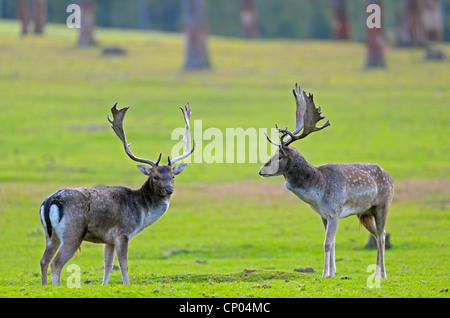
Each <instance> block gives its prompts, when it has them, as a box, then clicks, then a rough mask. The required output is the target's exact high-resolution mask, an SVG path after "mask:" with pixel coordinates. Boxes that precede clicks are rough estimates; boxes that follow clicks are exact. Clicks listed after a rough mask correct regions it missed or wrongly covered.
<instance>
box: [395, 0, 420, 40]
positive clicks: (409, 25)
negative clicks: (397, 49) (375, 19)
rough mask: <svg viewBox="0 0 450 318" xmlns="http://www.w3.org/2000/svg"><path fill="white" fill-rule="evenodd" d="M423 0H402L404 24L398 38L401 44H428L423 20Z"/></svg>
mask: <svg viewBox="0 0 450 318" xmlns="http://www.w3.org/2000/svg"><path fill="white" fill-rule="evenodd" d="M421 7H422V6H421V2H420V1H419V0H402V8H401V15H402V24H401V27H400V31H399V34H398V38H397V45H399V46H415V45H424V44H426V41H427V37H426V32H425V28H424V25H423V21H422V14H421Z"/></svg>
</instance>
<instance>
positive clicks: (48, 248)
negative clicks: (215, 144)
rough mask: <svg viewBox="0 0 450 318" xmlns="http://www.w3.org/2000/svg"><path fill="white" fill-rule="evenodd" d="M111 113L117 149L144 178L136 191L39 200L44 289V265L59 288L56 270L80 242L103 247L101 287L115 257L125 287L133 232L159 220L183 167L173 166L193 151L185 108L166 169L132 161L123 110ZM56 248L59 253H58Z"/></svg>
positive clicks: (59, 194)
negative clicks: (179, 146) (180, 149)
mask: <svg viewBox="0 0 450 318" xmlns="http://www.w3.org/2000/svg"><path fill="white" fill-rule="evenodd" d="M116 105H117V103H116V104H115V105H114V106H113V107H112V108H111V112H112V114H113V120H111V119H110V117H109V114H108V116H107V117H108V120H109V122H110V123H111V127H112V129H113V130H114V132H115V133H116V134H117V136H118V137H119V139H120V140H121V141H122V143H123V147H124V149H125V152H126V154H127V155H128V156H129V157H130V158H131V159H132V160H133V161H136V162H140V163H143V164H144V165H137V167H138V168H139V170H140V171H141V172H142V173H143V174H144V175H146V176H147V177H148V178H147V180H146V181H145V183H144V184H143V185H142V187H140V188H139V189H135V190H134V189H129V188H126V187H122V186H102V187H93V188H84V187H83V188H65V189H60V190H58V191H56V192H55V193H53V194H52V195H50V196H49V197H48V198H47V199H45V200H44V202H43V203H42V205H41V207H40V219H41V223H42V227H43V229H44V232H45V240H46V245H45V251H44V254H43V256H42V259H41V261H40V264H41V280H42V284H44V285H45V284H47V271H48V266H49V263H50V261H51V260H52V258H53V256H54V255H55V253H56V252H57V251H58V253H57V254H56V256H55V258H54V259H53V261H52V263H51V274H52V283H53V285H59V283H60V275H61V270H62V268H63V267H64V265H65V264H66V263H67V262H68V261H69V260H70V259H71V258H72V256H73V255H74V253H75V252H76V251H77V249H78V248H79V247H80V245H81V243H82V241H89V242H93V243H103V244H104V245H105V247H104V276H103V284H104V285H106V284H108V279H109V275H110V273H111V270H112V267H113V260H114V254H117V258H118V261H119V265H120V269H121V272H122V280H123V284H125V285H128V284H129V279H128V242H129V241H130V240H131V239H132V238H133V237H134V236H136V235H137V234H138V233H139V232H141V231H142V230H144V229H145V228H146V227H148V226H149V225H151V224H153V223H155V222H156V221H157V220H159V219H160V218H161V217H162V216H163V214H164V213H165V212H166V211H167V209H168V208H169V203H170V198H171V194H172V193H173V191H174V178H175V175H178V174H180V173H181V172H182V171H183V170H184V169H185V168H186V166H187V164H186V163H182V164H178V165H174V164H175V163H176V162H177V161H180V160H183V159H185V158H186V157H188V156H189V155H190V154H191V153H192V152H193V151H194V148H195V140H194V141H193V146H192V148H190V127H189V119H190V116H191V108H190V106H189V104H188V106H185V108H183V107H180V108H181V111H182V112H183V116H184V121H185V129H186V130H185V135H184V138H183V139H182V142H183V143H184V144H185V147H186V148H185V150H184V153H183V154H182V155H181V156H179V157H177V158H175V159H172V160H171V159H170V157H168V164H167V165H159V163H160V160H161V154H159V158H158V160H157V161H156V162H154V161H152V160H149V159H142V158H139V157H136V156H135V155H134V154H133V153H132V152H131V151H130V148H129V146H130V145H129V144H128V142H127V138H126V136H125V130H124V127H123V120H124V117H125V114H126V112H127V110H128V108H129V107H125V108H122V109H117V108H116ZM58 248H59V250H58Z"/></svg>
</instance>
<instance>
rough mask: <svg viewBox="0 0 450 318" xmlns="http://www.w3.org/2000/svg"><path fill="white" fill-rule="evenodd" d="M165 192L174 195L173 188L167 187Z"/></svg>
mask: <svg viewBox="0 0 450 318" xmlns="http://www.w3.org/2000/svg"><path fill="white" fill-rule="evenodd" d="M165 190H166V193H167V194H172V193H173V188H172V187H166V188H165Z"/></svg>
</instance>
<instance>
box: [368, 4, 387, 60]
mask: <svg viewBox="0 0 450 318" xmlns="http://www.w3.org/2000/svg"><path fill="white" fill-rule="evenodd" d="M371 4H375V5H377V6H378V7H379V8H380V27H370V26H369V25H367V21H366V45H367V56H366V68H378V67H386V63H385V61H384V36H383V19H382V16H383V14H382V3H381V0H368V1H367V6H369V5H371ZM368 17H369V15H368Z"/></svg>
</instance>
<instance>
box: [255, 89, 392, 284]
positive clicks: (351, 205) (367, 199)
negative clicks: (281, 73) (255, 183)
mask: <svg viewBox="0 0 450 318" xmlns="http://www.w3.org/2000/svg"><path fill="white" fill-rule="evenodd" d="M293 92H294V97H295V102H296V127H295V130H294V131H292V132H291V131H289V130H288V129H287V128H286V129H280V128H278V126H276V128H277V129H278V132H279V134H280V136H279V138H280V142H276V141H273V140H271V139H270V138H269V137H268V136H267V135H266V137H267V139H268V140H269V142H271V143H272V144H273V145H275V146H277V147H278V149H277V151H276V152H275V153H274V155H273V156H272V157H271V158H270V159H269V160H268V161H267V163H266V164H265V165H264V166H263V167H262V168H261V170H260V171H259V174H260V175H261V176H263V177H269V176H278V175H283V176H284V177H285V179H286V188H287V189H289V190H290V191H291V192H293V193H294V194H295V195H296V196H297V197H299V198H300V199H301V200H303V201H304V202H306V203H307V204H309V205H310V207H311V208H312V209H313V210H314V211H315V212H317V213H318V214H319V215H320V217H321V218H322V222H323V224H324V226H325V232H326V235H325V243H324V250H325V263H324V269H323V277H330V276H331V277H334V276H335V275H336V264H335V258H334V242H335V235H336V230H337V226H338V222H339V219H341V218H345V217H347V216H350V215H357V216H358V219H359V221H360V222H361V224H362V225H363V226H364V227H365V228H366V229H367V230H368V231H369V232H370V233H371V234H372V235H373V236H374V237H375V238H376V239H377V266H376V272H375V277H378V278H386V270H385V267H384V249H385V231H384V227H385V223H386V218H387V214H388V210H389V206H390V204H391V202H392V198H393V195H394V180H393V178H392V177H391V176H390V175H389V174H388V173H387V172H386V171H385V170H383V169H382V168H381V167H380V166H379V165H378V164H375V163H350V164H326V165H322V166H319V167H315V166H313V165H311V164H310V163H309V162H308V161H306V159H305V158H304V157H303V156H302V155H301V154H300V153H299V151H298V150H297V149H295V148H294V147H292V146H291V145H290V144H291V143H292V142H294V141H296V140H299V139H303V138H305V137H306V136H308V135H309V134H310V133H312V132H315V131H319V130H322V129H324V128H326V127H328V126H329V125H330V123H329V121H327V122H326V123H325V124H324V125H322V126H320V127H317V126H316V124H317V123H318V122H319V121H320V120H322V119H324V118H325V117H322V116H321V111H320V107H319V108H316V106H315V105H314V101H313V95H312V94H309V95H307V94H306V93H305V91H303V92H302V91H301V89H300V87H298V86H297V84H296V85H295V88H294V90H293ZM301 130H303V131H302V133H301V134H298V133H299V132H300V131H301Z"/></svg>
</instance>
